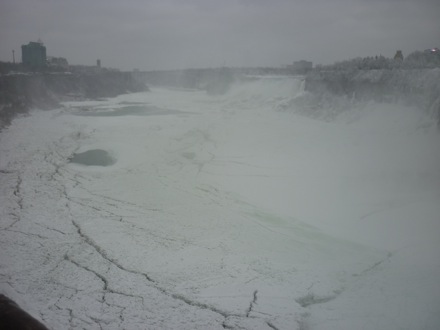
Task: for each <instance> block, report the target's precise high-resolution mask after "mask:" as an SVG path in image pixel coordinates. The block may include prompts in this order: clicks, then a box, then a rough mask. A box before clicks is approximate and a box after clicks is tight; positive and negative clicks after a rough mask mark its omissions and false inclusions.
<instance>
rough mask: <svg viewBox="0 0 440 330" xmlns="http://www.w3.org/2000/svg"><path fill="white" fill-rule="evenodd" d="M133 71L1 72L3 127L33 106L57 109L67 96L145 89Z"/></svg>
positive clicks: (0, 125)
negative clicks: (133, 74)
mask: <svg viewBox="0 0 440 330" xmlns="http://www.w3.org/2000/svg"><path fill="white" fill-rule="evenodd" d="M145 90H147V87H146V86H145V84H142V83H139V82H137V81H136V80H135V79H134V78H133V77H132V75H131V73H130V72H111V71H105V70H103V71H102V72H92V73H81V74H71V73H70V72H67V73H55V72H52V73H50V72H48V73H26V74H25V73H21V74H18V73H17V74H5V75H0V127H2V126H3V125H7V124H9V123H10V121H11V120H12V118H14V117H15V116H16V115H17V114H18V113H26V112H27V111H28V110H29V109H33V108H38V109H53V108H55V107H57V106H59V102H60V101H62V100H66V99H72V98H73V99H87V98H91V99H94V98H101V97H114V96H116V95H119V94H123V93H133V92H139V91H145Z"/></svg>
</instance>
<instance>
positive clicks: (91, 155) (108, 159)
mask: <svg viewBox="0 0 440 330" xmlns="http://www.w3.org/2000/svg"><path fill="white" fill-rule="evenodd" d="M70 162H71V163H75V164H81V165H86V166H111V165H113V164H114V163H116V159H114V158H113V157H112V156H111V155H110V154H109V153H108V152H107V151H105V150H102V149H92V150H87V151H85V152H81V153H76V154H73V156H72V157H71V158H70Z"/></svg>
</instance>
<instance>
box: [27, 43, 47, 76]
mask: <svg viewBox="0 0 440 330" xmlns="http://www.w3.org/2000/svg"><path fill="white" fill-rule="evenodd" d="M21 62H22V63H23V65H25V66H27V67H29V68H33V69H40V68H44V67H46V47H45V46H44V45H43V42H42V41H41V40H38V41H37V42H34V41H31V42H29V43H28V44H27V45H22V46H21Z"/></svg>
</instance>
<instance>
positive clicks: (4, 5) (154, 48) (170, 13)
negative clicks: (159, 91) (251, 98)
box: [0, 0, 440, 70]
mask: <svg viewBox="0 0 440 330" xmlns="http://www.w3.org/2000/svg"><path fill="white" fill-rule="evenodd" d="M39 38H41V40H42V41H43V42H44V44H45V45H46V47H47V54H48V55H50V56H61V57H65V58H67V60H68V61H69V63H71V64H86V65H94V64H95V63H96V59H98V58H100V59H101V60H102V64H103V66H107V67H114V68H119V69H123V70H132V69H134V68H138V69H141V70H152V69H176V68H177V69H178V68H188V67H218V66H222V65H226V66H281V65H286V64H290V63H291V62H293V61H296V60H301V59H307V60H311V61H313V62H314V63H315V64H329V63H333V62H335V61H339V60H344V59H349V58H353V57H358V56H374V55H380V54H382V55H384V56H387V57H392V56H394V53H395V51H396V50H397V49H401V50H402V51H403V54H404V55H406V54H409V53H411V52H413V51H415V50H424V49H426V48H430V47H440V0H124V1H122V0H0V60H1V61H12V50H13V49H14V50H15V53H16V59H17V60H18V61H20V60H21V49H20V46H21V45H22V44H26V43H28V42H29V41H37V40H38V39H39Z"/></svg>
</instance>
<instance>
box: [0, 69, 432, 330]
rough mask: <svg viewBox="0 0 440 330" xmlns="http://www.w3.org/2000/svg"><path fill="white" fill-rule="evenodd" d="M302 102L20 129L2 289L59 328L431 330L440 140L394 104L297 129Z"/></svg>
mask: <svg viewBox="0 0 440 330" xmlns="http://www.w3.org/2000/svg"><path fill="white" fill-rule="evenodd" d="M302 93H303V92H302V82H301V80H299V79H295V78H267V77H266V78H260V79H254V80H251V81H248V82H246V83H242V84H240V85H236V86H233V87H232V88H231V89H230V90H229V91H228V93H227V94H226V95H222V96H209V95H207V94H206V93H205V92H202V91H194V90H170V89H160V88H155V89H152V91H151V92H148V93H137V94H129V95H122V96H119V97H117V98H114V99H108V100H103V101H93V102H92V101H89V102H69V103H65V104H64V106H63V108H60V109H57V110H52V111H33V112H32V113H31V115H30V116H27V117H22V118H18V119H16V120H15V121H14V122H13V124H12V125H11V126H10V127H9V128H7V129H5V130H4V131H3V132H1V135H0V206H1V211H0V212H1V213H0V215H1V222H0V226H1V231H0V248H1V254H0V293H4V294H6V295H7V296H9V297H11V298H12V299H14V300H16V301H17V302H18V303H19V304H20V305H21V306H23V307H24V308H25V309H26V310H28V311H29V312H30V313H32V314H33V315H34V316H36V317H37V318H39V319H40V320H42V321H43V322H44V323H45V324H46V325H47V326H48V327H49V328H51V329H224V328H226V329H280V330H281V329H301V330H306V329H307V330H313V329H320V330H321V329H322V330H324V329H326V330H328V329H338V330H341V329H438V328H439V326H440V285H439V278H440V258H439V255H440V239H439V237H440V218H439V217H440V216H439V215H440V203H439V197H440V194H439V193H440V170H439V169H440V148H439V146H440V138H439V134H438V131H436V130H435V129H434V127H432V126H430V125H429V124H430V122H429V119H427V118H424V117H423V115H422V114H421V113H420V112H419V111H417V110H416V109H412V108H408V107H404V106H397V105H385V104H366V105H363V106H362V107H361V106H357V107H356V108H353V109H352V110H350V111H347V112H345V113H344V114H341V115H340V116H338V117H336V118H335V119H334V120H333V121H331V122H325V121H322V120H319V119H316V118H315V119H313V118H311V117H310V116H308V117H307V116H300V115H299V114H298V113H299V112H301V113H303V114H304V109H297V108H296V107H299V105H295V97H301V95H302ZM299 110H301V111H299Z"/></svg>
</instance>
